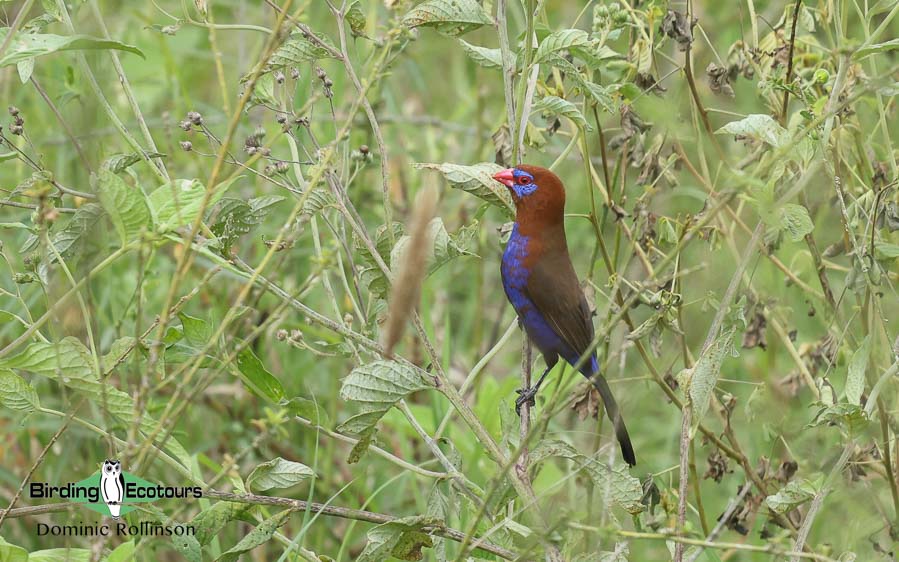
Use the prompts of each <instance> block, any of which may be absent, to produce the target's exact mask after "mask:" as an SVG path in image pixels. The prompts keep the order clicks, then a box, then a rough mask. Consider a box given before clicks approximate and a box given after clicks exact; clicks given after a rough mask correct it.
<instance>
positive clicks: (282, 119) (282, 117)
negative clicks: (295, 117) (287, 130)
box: [277, 113, 287, 125]
mask: <svg viewBox="0 0 899 562" xmlns="http://www.w3.org/2000/svg"><path fill="white" fill-rule="evenodd" d="M277 121H278V123H280V124H281V125H283V124H284V123H287V116H286V115H284V114H283V113H280V114H278V117H277Z"/></svg>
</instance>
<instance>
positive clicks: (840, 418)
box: [808, 402, 870, 433]
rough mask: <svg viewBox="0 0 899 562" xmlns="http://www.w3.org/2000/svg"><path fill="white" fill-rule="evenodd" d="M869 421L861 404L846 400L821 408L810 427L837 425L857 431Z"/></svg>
mask: <svg viewBox="0 0 899 562" xmlns="http://www.w3.org/2000/svg"><path fill="white" fill-rule="evenodd" d="M869 421H870V420H869V419H868V415H867V414H866V413H865V410H864V409H862V407H861V406H859V405H856V404H847V403H845V402H844V403H839V404H834V405H832V406H825V407H823V408H821V409H819V410H818V413H817V414H815V418H814V419H813V420H812V421H811V422H810V423H809V424H808V427H819V426H831V425H837V426H842V427H844V428H846V429H848V430H849V431H851V432H853V433H855V432H858V431H860V430H862V429H863V428H864V427H865V426H866V425H868V422H869Z"/></svg>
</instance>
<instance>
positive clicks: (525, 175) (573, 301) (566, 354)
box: [493, 165, 637, 466]
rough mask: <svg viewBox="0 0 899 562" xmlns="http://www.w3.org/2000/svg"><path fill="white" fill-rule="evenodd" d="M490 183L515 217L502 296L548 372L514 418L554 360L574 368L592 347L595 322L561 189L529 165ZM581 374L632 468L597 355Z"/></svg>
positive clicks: (522, 396) (525, 392)
mask: <svg viewBox="0 0 899 562" xmlns="http://www.w3.org/2000/svg"><path fill="white" fill-rule="evenodd" d="M493 179H495V180H496V181H498V182H500V183H502V184H503V185H505V186H506V187H508V188H509V191H510V193H511V194H512V199H513V200H514V201H515V210H516V216H515V224H514V226H513V227H512V236H511V237H510V238H509V243H508V245H507V246H506V251H505V253H503V260H502V267H501V272H502V277H503V288H504V289H505V291H506V297H508V299H509V302H511V303H512V306H513V307H514V308H515V312H516V313H518V318H519V319H520V320H521V324H522V325H523V326H524V330H525V332H526V333H527V335H528V337H530V339H531V341H532V342H533V344H534V345H535V346H536V347H537V349H539V350H540V353H542V354H543V358H544V360H545V361H546V371H544V372H543V375H541V376H540V379H539V380H538V381H537V384H535V385H534V386H532V387H531V388H523V389H520V390H519V391H518V393H519V397H518V399H517V400H516V402H515V411H516V412H519V415H520V409H521V405H522V404H524V403H525V402H527V403H530V404H533V403H534V396H536V394H537V391H538V390H539V389H540V385H541V384H542V383H543V379H545V378H546V375H547V374H548V373H549V371H550V370H552V368H553V367H554V366H555V364H556V362H557V361H558V360H559V356H561V357H562V359H564V360H565V361H567V362H568V363H569V364H571V365H572V366H574V365H575V364H576V363H577V362H578V360H579V359H580V358H581V356H582V355H584V354H585V353H586V352H587V349H588V348H589V347H590V343H591V342H592V340H593V322H592V321H591V319H590V309H589V307H588V306H587V299H586V298H585V297H584V292H583V290H581V286H580V283H579V282H578V278H577V273H575V271H574V266H573V265H572V264H571V257H570V256H569V255H568V243H567V242H566V240H565V226H564V224H563V222H564V218H565V188H564V187H563V186H562V181H561V180H560V179H559V177H558V176H556V175H555V174H554V173H552V172H551V171H549V170H547V169H546V168H540V167H538V166H528V165H521V166H518V167H517V168H510V169H508V170H503V171H501V172H499V173H497V174H495V175H494V176H493ZM580 371H581V374H582V375H584V376H585V377H587V379H588V380H590V382H591V383H593V386H595V387H596V390H598V391H599V395H600V396H601V397H602V401H603V404H604V405H605V408H606V412H607V413H608V415H609V419H610V420H612V424H613V425H614V427H615V435H616V437H617V438H618V444H619V445H620V446H621V454H622V456H623V457H624V460H625V461H626V462H627V463H628V464H629V465H631V466H633V465H635V464H636V463H637V459H636V457H635V456H634V448H633V446H632V445H631V439H630V436H628V434H627V428H626V427H625V426H624V420H622V419H621V414H620V413H619V412H618V404H616V403H615V398H614V397H613V396H612V390H611V389H610V388H609V383H608V382H607V381H606V379H605V377H603V376H602V374H601V373H600V372H599V363H598V362H597V360H596V353H591V354H590V356H589V357H587V358H586V359H585V361H584V362H583V365H582V366H581V368H580Z"/></svg>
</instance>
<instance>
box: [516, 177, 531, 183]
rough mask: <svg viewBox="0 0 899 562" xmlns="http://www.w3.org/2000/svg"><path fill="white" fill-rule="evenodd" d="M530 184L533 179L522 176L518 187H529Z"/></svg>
mask: <svg viewBox="0 0 899 562" xmlns="http://www.w3.org/2000/svg"><path fill="white" fill-rule="evenodd" d="M529 183H531V178H529V177H527V176H521V177H520V178H518V185H528V184H529Z"/></svg>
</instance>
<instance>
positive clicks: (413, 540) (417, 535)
mask: <svg viewBox="0 0 899 562" xmlns="http://www.w3.org/2000/svg"><path fill="white" fill-rule="evenodd" d="M442 525H444V523H443V521H442V520H440V519H435V518H433V517H425V516H422V515H414V516H411V517H403V518H402V519H397V520H396V521H391V522H390V523H384V524H383V525H378V526H377V527H375V528H373V529H372V530H370V531H369V532H368V535H367V537H368V543H366V545H365V549H364V550H363V551H362V553H360V554H359V556H358V558H356V562H383V561H384V560H389V559H390V557H391V556H392V557H394V558H399V559H400V560H421V559H422V552H421V550H422V549H423V548H430V547H432V546H434V543H433V541H432V540H431V536H430V534H429V533H427V532H426V528H427V527H434V526H442Z"/></svg>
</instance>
